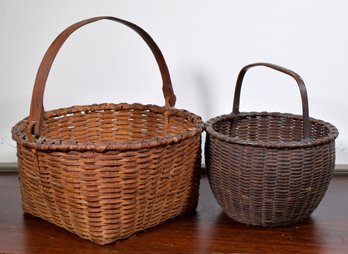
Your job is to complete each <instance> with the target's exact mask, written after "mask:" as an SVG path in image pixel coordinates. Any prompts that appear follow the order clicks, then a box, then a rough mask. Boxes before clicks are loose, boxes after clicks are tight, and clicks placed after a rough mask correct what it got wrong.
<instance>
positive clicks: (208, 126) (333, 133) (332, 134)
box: [205, 112, 339, 148]
mask: <svg viewBox="0 0 348 254" xmlns="http://www.w3.org/2000/svg"><path fill="white" fill-rule="evenodd" d="M248 116H261V117H267V116H272V117H285V118H292V119H298V120H302V119H303V117H302V115H296V114H291V113H280V112H241V113H239V114H233V113H231V114H224V115H220V116H216V117H213V118H211V119H209V120H208V121H207V122H206V123H205V130H206V132H207V134H209V135H211V136H212V137H214V138H216V139H218V140H221V141H225V142H229V143H234V144H239V145H245V146H254V147H263V148H304V147H312V146H318V145H323V144H327V143H330V142H332V141H333V140H335V139H336V138H337V136H338V134H339V132H338V130H337V128H336V127H335V126H334V125H332V124H330V123H328V122H325V121H323V120H319V119H315V118H312V117H310V118H309V120H310V123H311V124H313V123H315V124H318V125H322V126H324V127H326V128H327V129H328V130H329V133H328V135H327V136H326V137H323V138H319V139H316V140H312V139H310V140H301V141H290V142H289V141H287V142H275V141H269V142H261V141H249V140H242V139H240V138H238V137H236V138H234V137H229V136H227V135H224V134H222V133H219V132H217V131H215V130H214V128H213V125H214V124H216V123H218V122H221V121H226V120H229V119H233V118H236V117H238V118H245V117H248Z"/></svg>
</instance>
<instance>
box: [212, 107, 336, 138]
mask: <svg viewBox="0 0 348 254" xmlns="http://www.w3.org/2000/svg"><path fill="white" fill-rule="evenodd" d="M310 124H311V140H312V141H316V140H319V139H322V138H324V137H328V135H329V133H330V129H329V128H328V127H327V126H325V125H324V124H321V123H319V122H318V121H314V120H311V121H310ZM213 129H214V130H215V131H216V132H217V133H219V134H222V135H224V136H227V137H230V138H235V139H238V140H243V141H246V142H257V143H269V142H272V143H286V142H301V141H303V121H302V119H301V116H295V115H290V114H288V115H286V114H267V115H262V114H250V115H240V116H235V117H229V118H225V119H222V120H220V121H217V122H215V123H214V124H213Z"/></svg>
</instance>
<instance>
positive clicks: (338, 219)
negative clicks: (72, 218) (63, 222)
mask: <svg viewBox="0 0 348 254" xmlns="http://www.w3.org/2000/svg"><path fill="white" fill-rule="evenodd" d="M17 177H18V175H17V174H16V173H1V174H0V253H108V254H109V253H330V254H331V253H334V254H335V253H348V194H347V193H348V177H347V176H336V177H334V178H333V180H332V182H331V184H330V187H329V190H328V192H327V194H326V196H325V197H324V199H323V201H322V202H321V204H320V205H319V207H318V208H317V209H316V210H315V211H314V213H313V215H312V216H311V217H310V218H309V219H307V220H306V221H304V222H302V223H299V224H297V225H295V226H292V227H285V228H272V229H271V228H259V227H251V226H245V225H243V224H239V223H237V222H234V221H232V220H231V219H229V218H228V217H227V216H226V215H224V213H223V212H222V210H221V208H220V207H219V206H218V204H217V203H216V201H215V199H214V197H213V196H212V193H211V191H210V187H209V184H208V181H207V178H206V176H203V177H202V179H201V187H200V201H199V205H198V208H197V211H196V212H194V213H190V214H186V215H183V216H180V217H177V218H176V219H173V220H170V221H168V222H166V223H164V224H162V225H159V226H157V227H155V228H152V229H148V230H146V231H145V232H141V233H138V234H136V235H133V236H131V237H130V238H128V239H126V240H121V241H118V242H116V243H114V244H111V245H106V246H99V245H96V244H94V243H92V242H90V241H87V240H83V239H81V238H79V237H78V236H76V235H74V234H71V233H69V232H68V231H66V230H64V229H61V228H59V227H56V226H54V225H52V224H50V223H48V222H45V221H43V220H41V219H38V218H35V217H33V216H31V215H28V214H23V212H22V209H21V200H20V190H19V183H18V179H17Z"/></svg>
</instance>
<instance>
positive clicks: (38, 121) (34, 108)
mask: <svg viewBox="0 0 348 254" xmlns="http://www.w3.org/2000/svg"><path fill="white" fill-rule="evenodd" d="M104 19H107V20H112V21H115V22H119V23H121V24H123V25H125V26H127V27H129V28H131V29H133V30H134V31H135V32H137V33H138V34H139V35H140V36H141V37H142V38H143V39H144V41H145V42H146V43H147V45H148V46H149V47H150V49H151V51H152V53H153V55H154V56H155V58H156V61H157V64H158V67H159V69H160V72H161V76H162V82H163V85H162V90H163V95H164V98H165V105H166V107H174V105H175V101H176V97H175V94H174V91H173V87H172V83H171V79H170V75H169V71H168V67H167V64H166V62H165V60H164V57H163V55H162V53H161V51H160V49H159V48H158V46H157V44H156V43H155V42H154V40H153V39H152V38H151V36H150V35H149V34H148V33H147V32H145V31H144V30H143V29H142V28H140V27H139V26H137V25H135V24H133V23H131V22H128V21H126V20H122V19H119V18H115V17H110V16H100V17H94V18H90V19H86V20H82V21H80V22H78V23H75V24H73V25H71V26H69V27H68V28H66V29H65V30H64V31H63V32H62V33H60V34H59V35H58V36H57V38H56V39H55V40H54V41H53V42H52V44H51V45H50V47H49V48H48V49H47V51H46V53H45V55H44V57H43V59H42V61H41V64H40V67H39V69H38V72H37V74H36V79H35V84H34V89H33V93H32V98H31V105H30V114H29V125H28V128H29V130H28V131H29V132H30V133H32V134H34V135H36V136H39V135H40V133H41V129H42V122H43V115H44V107H43V96H44V91H45V86H46V81H47V78H48V74H49V72H50V69H51V66H52V64H53V61H54V59H55V57H56V55H57V53H58V51H59V49H60V48H61V46H62V45H63V44H64V42H65V41H66V39H67V38H68V37H69V36H70V35H71V34H72V33H73V32H74V31H76V30H77V29H79V28H80V27H82V26H84V25H87V24H89V23H93V22H96V21H99V20H104Z"/></svg>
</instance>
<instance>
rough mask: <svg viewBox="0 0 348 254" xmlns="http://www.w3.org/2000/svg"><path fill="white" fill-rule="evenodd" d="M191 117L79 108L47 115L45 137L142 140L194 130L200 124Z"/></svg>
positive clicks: (144, 109) (156, 110) (126, 108)
mask: <svg viewBox="0 0 348 254" xmlns="http://www.w3.org/2000/svg"><path fill="white" fill-rule="evenodd" d="M167 115H169V117H167ZM191 115H193V114H191V113H190V114H189V113H188V112H187V111H181V110H176V109H170V110H169V111H167V112H166V110H165V108H164V107H158V106H151V105H148V106H146V105H141V104H137V105H136V106H132V105H131V104H125V105H120V104H107V105H106V106H103V105H95V106H91V107H90V106H86V107H82V106H76V107H72V108H69V109H68V110H54V111H48V112H46V115H45V120H44V127H43V131H42V136H45V138H46V139H53V140H54V139H58V140H64V141H74V142H78V143H86V142H91V141H93V142H94V143H104V142H126V141H142V140H147V139H152V138H156V137H168V136H173V135H174V136H175V135H177V134H181V133H183V132H186V131H192V130H194V129H195V127H196V123H197V121H194V119H192V117H190V116H191ZM197 119H198V117H197Z"/></svg>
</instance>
